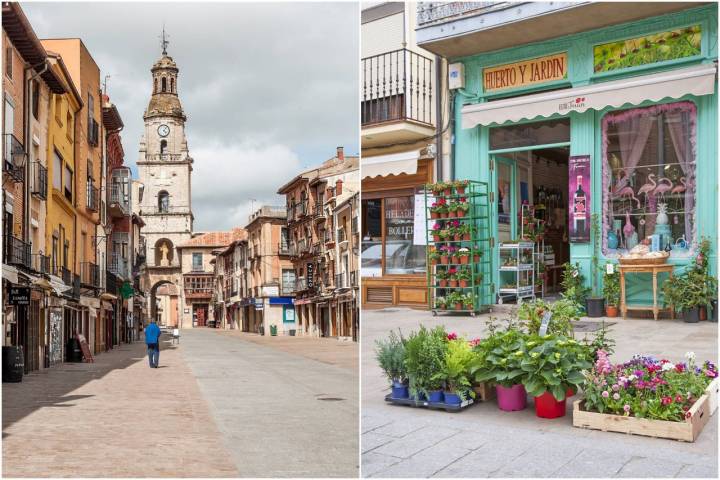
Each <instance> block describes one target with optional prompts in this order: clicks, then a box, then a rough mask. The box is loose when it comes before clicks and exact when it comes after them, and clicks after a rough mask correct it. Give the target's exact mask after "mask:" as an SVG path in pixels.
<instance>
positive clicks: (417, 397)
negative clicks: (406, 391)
mask: <svg viewBox="0 0 720 480" xmlns="http://www.w3.org/2000/svg"><path fill="white" fill-rule="evenodd" d="M409 397H410V398H412V399H413V400H415V401H416V402H423V401H425V400H426V399H427V397H426V396H425V394H424V393H423V392H417V393H416V394H415V395H410V396H409Z"/></svg>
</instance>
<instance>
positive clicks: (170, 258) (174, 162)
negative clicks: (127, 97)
mask: <svg viewBox="0 0 720 480" xmlns="http://www.w3.org/2000/svg"><path fill="white" fill-rule="evenodd" d="M167 44H168V42H167V41H166V40H165V33H164V32H163V42H162V46H163V51H162V56H161V57H160V59H158V60H157V61H156V62H155V64H154V65H153V66H152V68H151V70H150V71H151V73H152V81H151V82H152V83H151V87H152V88H151V89H152V95H151V96H150V102H149V103H148V106H147V109H146V110H145V114H144V115H143V119H144V120H145V132H144V134H143V136H142V138H141V139H140V155H139V157H138V161H137V166H138V176H139V178H140V183H141V184H142V194H141V195H140V198H138V202H137V204H136V205H137V209H138V213H139V215H140V216H141V217H142V219H143V221H144V222H145V226H144V227H143V228H142V233H143V235H144V237H145V241H146V255H147V256H146V261H147V263H146V265H147V270H146V272H147V275H148V277H149V278H148V279H147V280H148V281H147V282H146V283H145V285H148V286H150V287H151V292H150V293H151V295H150V301H151V305H150V312H151V315H152V316H153V318H155V314H156V305H155V292H156V290H157V288H158V287H159V286H161V285H163V284H167V283H170V284H172V285H174V286H175V288H176V289H178V290H179V289H181V288H182V268H181V267H182V266H181V262H180V258H179V255H178V253H179V252H178V250H177V246H178V245H182V244H183V243H185V242H187V241H189V240H190V239H191V238H192V231H193V214H192V201H191V183H190V182H191V178H190V177H191V174H192V164H193V159H192V157H191V156H190V154H189V151H188V145H187V139H186V137H185V121H186V119H187V118H186V116H185V112H184V111H183V108H182V105H181V104H180V97H179V96H178V90H179V88H178V73H179V70H178V67H177V64H176V63H175V61H174V60H173V58H172V57H171V56H169V55H168V53H167ZM168 288H170V289H171V290H172V287H171V286H168V287H165V288H164V289H163V290H167V289H168ZM178 293H179V292H178Z"/></svg>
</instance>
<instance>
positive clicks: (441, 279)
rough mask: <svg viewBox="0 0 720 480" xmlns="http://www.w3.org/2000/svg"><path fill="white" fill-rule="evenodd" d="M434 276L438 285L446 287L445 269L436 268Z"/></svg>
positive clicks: (446, 274) (446, 276)
mask: <svg viewBox="0 0 720 480" xmlns="http://www.w3.org/2000/svg"><path fill="white" fill-rule="evenodd" d="M435 278H436V279H437V282H438V287H440V288H445V287H447V283H448V272H447V271H446V270H443V269H440V268H438V270H437V272H435Z"/></svg>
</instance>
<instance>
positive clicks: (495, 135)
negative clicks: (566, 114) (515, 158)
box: [490, 118, 570, 150]
mask: <svg viewBox="0 0 720 480" xmlns="http://www.w3.org/2000/svg"><path fill="white" fill-rule="evenodd" d="M569 141H570V119H569V118H561V119H558V120H547V121H544V122H533V123H521V124H517V125H509V126H507V127H494V128H491V129H490V150H500V149H505V148H517V147H529V146H534V145H550V144H553V143H564V142H569Z"/></svg>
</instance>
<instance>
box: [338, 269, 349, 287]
mask: <svg viewBox="0 0 720 480" xmlns="http://www.w3.org/2000/svg"><path fill="white" fill-rule="evenodd" d="M345 279H346V276H345V272H341V273H338V274H336V275H335V288H346V287H347V286H348V285H347V284H346V283H345Z"/></svg>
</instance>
